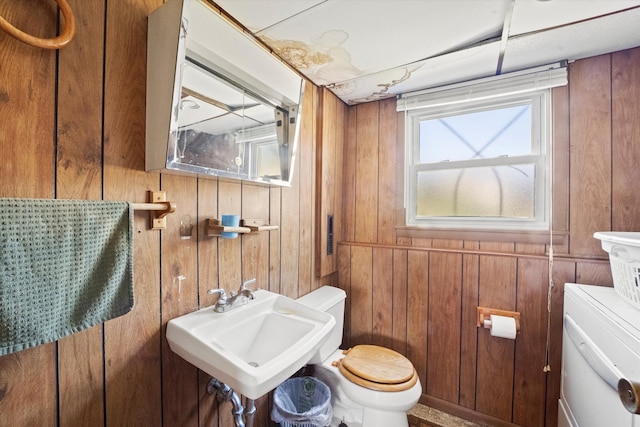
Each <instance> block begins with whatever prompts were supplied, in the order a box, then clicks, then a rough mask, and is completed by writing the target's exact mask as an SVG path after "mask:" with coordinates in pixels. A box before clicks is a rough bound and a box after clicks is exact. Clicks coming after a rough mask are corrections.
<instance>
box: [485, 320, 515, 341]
mask: <svg viewBox="0 0 640 427" xmlns="http://www.w3.org/2000/svg"><path fill="white" fill-rule="evenodd" d="M517 332H518V331H517V329H516V319H514V318H513V317H506V316H496V315H494V314H492V315H491V336H492V337H500V338H508V339H510V340H514V339H516V334H517Z"/></svg>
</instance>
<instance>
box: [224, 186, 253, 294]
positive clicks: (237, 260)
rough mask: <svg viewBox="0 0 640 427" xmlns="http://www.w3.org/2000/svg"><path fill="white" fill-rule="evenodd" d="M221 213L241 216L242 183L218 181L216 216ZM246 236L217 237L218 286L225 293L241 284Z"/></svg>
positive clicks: (234, 289)
mask: <svg viewBox="0 0 640 427" xmlns="http://www.w3.org/2000/svg"><path fill="white" fill-rule="evenodd" d="M222 215H240V216H242V184H241V183H240V182H238V181H231V180H230V181H223V180H221V181H219V182H218V218H219V219H220V218H222ZM245 237H246V236H243V235H242V234H239V235H238V237H237V238H235V239H225V238H222V237H217V240H218V257H219V266H218V268H219V269H218V287H220V288H223V289H224V290H225V291H226V292H227V293H229V292H231V291H236V290H238V288H240V285H241V284H242V241H243V239H244V238H245Z"/></svg>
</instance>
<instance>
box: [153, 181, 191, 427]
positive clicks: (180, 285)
mask: <svg viewBox="0 0 640 427" xmlns="http://www.w3.org/2000/svg"><path fill="white" fill-rule="evenodd" d="M162 190H163V191H166V192H167V196H168V198H170V199H171V200H173V201H175V203H176V211H175V212H174V213H173V214H171V215H168V216H167V228H166V229H165V230H163V231H162V234H161V251H160V271H161V291H162V292H161V293H162V307H161V308H162V311H161V314H162V330H161V333H162V337H161V338H162V382H163V384H165V385H168V384H170V385H171V386H170V387H166V386H165V387H162V414H163V415H162V418H163V422H164V423H165V425H181V426H185V427H186V426H194V427H197V426H198V404H197V403H198V370H197V369H196V368H195V367H194V366H193V365H191V364H190V363H189V362H187V361H185V360H184V359H183V358H182V357H180V356H178V355H177V354H175V353H174V352H173V351H171V349H170V348H169V343H168V342H167V340H166V335H165V334H166V326H167V322H168V321H169V320H171V319H173V318H175V317H178V316H182V315H184V314H187V313H190V312H192V311H195V310H197V309H198V273H197V272H198V265H197V249H198V245H197V236H196V234H195V233H194V235H193V236H192V237H191V239H182V238H181V236H180V224H181V222H182V220H183V218H184V217H185V216H189V217H190V218H192V220H193V221H195V219H196V218H197V196H198V188H197V179H196V178H195V177H185V176H178V175H169V174H166V175H163V176H162Z"/></svg>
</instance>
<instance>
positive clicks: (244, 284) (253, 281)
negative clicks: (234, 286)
mask: <svg viewBox="0 0 640 427" xmlns="http://www.w3.org/2000/svg"><path fill="white" fill-rule="evenodd" d="M253 283H256V279H255V277H254V278H253V279H249V280H247V281H246V282H243V283H242V285H241V286H240V290H239V292H242V291H244V290H245V289H248V288H247V286H249V285H251V284H253Z"/></svg>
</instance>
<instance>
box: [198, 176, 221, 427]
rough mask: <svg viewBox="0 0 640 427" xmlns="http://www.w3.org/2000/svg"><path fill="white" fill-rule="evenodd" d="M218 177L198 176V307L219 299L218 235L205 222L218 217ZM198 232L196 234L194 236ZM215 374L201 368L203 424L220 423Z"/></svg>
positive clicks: (214, 425)
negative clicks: (212, 389) (212, 390)
mask: <svg viewBox="0 0 640 427" xmlns="http://www.w3.org/2000/svg"><path fill="white" fill-rule="evenodd" d="M217 212H218V181H217V180H211V179H199V180H198V215H197V219H196V221H197V222H196V225H197V239H198V240H197V242H198V293H199V297H198V308H204V307H209V306H211V305H212V304H214V303H215V301H216V298H217V297H216V296H214V295H209V294H208V293H207V291H208V290H209V289H215V288H217V287H218V276H219V274H218V239H220V238H219V237H207V232H206V229H205V223H206V219H207V218H218V214H217ZM195 237H196V236H195V235H194V238H195ZM210 379H211V376H210V375H209V374H207V373H205V372H203V371H200V370H198V394H199V399H198V407H199V411H198V412H199V426H200V427H219V423H218V418H219V417H218V413H219V410H218V402H217V400H216V398H215V396H213V395H210V394H208V393H207V391H206V388H207V383H208V382H209V380H210Z"/></svg>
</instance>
